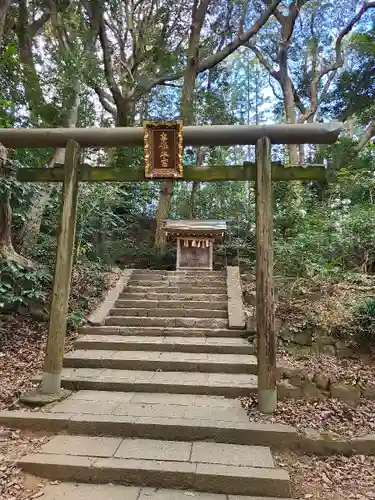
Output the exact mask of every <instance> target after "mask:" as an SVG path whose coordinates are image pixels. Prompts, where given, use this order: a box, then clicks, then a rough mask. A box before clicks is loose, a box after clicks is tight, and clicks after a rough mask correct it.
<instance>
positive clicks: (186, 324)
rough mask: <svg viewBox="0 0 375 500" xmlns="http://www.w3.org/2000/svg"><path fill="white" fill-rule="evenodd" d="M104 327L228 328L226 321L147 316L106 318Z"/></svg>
mask: <svg viewBox="0 0 375 500" xmlns="http://www.w3.org/2000/svg"><path fill="white" fill-rule="evenodd" d="M105 324H106V325H109V326H110V325H112V326H113V325H116V326H163V327H166V328H167V327H169V328H173V327H177V328H215V329H220V328H228V320H227V319H217V318H176V317H174V318H173V317H172V318H158V317H149V316H135V317H131V316H107V318H106V319H105Z"/></svg>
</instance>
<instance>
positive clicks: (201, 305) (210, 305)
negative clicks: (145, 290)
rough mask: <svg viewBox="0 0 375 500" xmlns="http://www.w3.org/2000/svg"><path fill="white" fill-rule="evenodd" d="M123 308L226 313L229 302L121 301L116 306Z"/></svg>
mask: <svg viewBox="0 0 375 500" xmlns="http://www.w3.org/2000/svg"><path fill="white" fill-rule="evenodd" d="M115 306H116V307H121V308H124V307H126V308H137V309H142V308H143V309H216V310H220V311H226V310H227V309H228V302H227V301H226V300H223V301H218V302H216V301H208V300H204V301H200V300H189V301H184V300H143V299H141V300H134V299H133V300H130V299H120V300H118V301H117V302H116V304H115Z"/></svg>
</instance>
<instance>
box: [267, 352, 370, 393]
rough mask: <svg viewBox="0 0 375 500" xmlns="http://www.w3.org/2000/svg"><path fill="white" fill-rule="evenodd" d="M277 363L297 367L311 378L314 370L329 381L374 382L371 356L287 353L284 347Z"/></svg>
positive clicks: (353, 383)
mask: <svg viewBox="0 0 375 500" xmlns="http://www.w3.org/2000/svg"><path fill="white" fill-rule="evenodd" d="M277 361H278V364H279V365H280V366H283V367H285V368H293V369H299V370H301V372H302V373H303V374H304V375H305V376H306V378H309V379H310V380H312V378H313V376H314V374H315V373H316V372H321V373H324V375H327V376H328V377H329V378H330V381H331V383H334V382H337V381H340V382H341V381H342V382H344V383H346V384H352V385H359V386H360V387H364V386H365V385H366V384H368V383H373V384H375V359H374V357H373V356H363V358H360V357H358V356H357V357H355V356H353V357H352V358H339V357H336V356H326V355H324V354H315V353H313V352H310V353H309V354H306V353H299V352H298V349H296V350H295V352H294V353H289V352H287V351H286V350H285V349H284V350H282V351H280V353H279V355H278V359H277Z"/></svg>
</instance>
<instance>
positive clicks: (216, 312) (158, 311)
mask: <svg viewBox="0 0 375 500" xmlns="http://www.w3.org/2000/svg"><path fill="white" fill-rule="evenodd" d="M109 315H110V316H149V317H152V318H169V317H181V318H185V317H187V318H227V317H228V313H227V311H225V310H221V309H203V308H202V309H197V308H195V309H190V308H189V309H188V308H180V309H177V308H173V309H167V308H160V307H159V308H144V307H131V308H125V307H114V308H113V309H111V310H110V311H109Z"/></svg>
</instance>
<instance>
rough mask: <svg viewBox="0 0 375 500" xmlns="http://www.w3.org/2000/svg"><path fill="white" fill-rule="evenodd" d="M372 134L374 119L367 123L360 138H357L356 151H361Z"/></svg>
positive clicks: (373, 131) (374, 124)
mask: <svg viewBox="0 0 375 500" xmlns="http://www.w3.org/2000/svg"><path fill="white" fill-rule="evenodd" d="M374 135H375V120H371V121H370V123H369V124H368V125H367V127H366V130H365V131H364V133H363V134H362V136H361V138H360V139H359V141H358V145H357V147H356V150H357V151H358V152H359V151H361V150H362V149H363V148H364V147H365V146H366V145H367V144H368V143H369V142H370V140H371V139H372V137H373V136H374Z"/></svg>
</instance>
